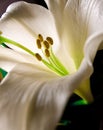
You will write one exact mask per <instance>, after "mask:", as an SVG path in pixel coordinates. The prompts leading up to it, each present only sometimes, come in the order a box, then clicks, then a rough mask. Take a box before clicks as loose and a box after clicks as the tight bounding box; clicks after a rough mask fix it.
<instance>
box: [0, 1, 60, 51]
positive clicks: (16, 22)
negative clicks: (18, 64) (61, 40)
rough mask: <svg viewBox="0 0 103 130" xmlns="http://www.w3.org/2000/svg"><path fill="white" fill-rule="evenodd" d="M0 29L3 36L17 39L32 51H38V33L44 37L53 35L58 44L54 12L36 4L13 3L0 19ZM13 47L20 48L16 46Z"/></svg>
mask: <svg viewBox="0 0 103 130" xmlns="http://www.w3.org/2000/svg"><path fill="white" fill-rule="evenodd" d="M0 30H1V31H3V34H2V35H3V36H5V37H7V38H10V39H11V40H14V41H15V40H16V41H17V42H19V43H21V44H22V45H24V46H25V47H28V48H29V49H31V50H32V51H37V49H36V48H37V47H36V44H35V40H36V39H37V35H38V34H42V35H43V36H44V38H45V37H47V36H51V37H53V39H54V41H56V43H57V44H58V36H57V33H56V29H55V24H54V21H53V18H52V14H51V13H50V12H49V10H48V9H46V8H44V7H42V6H40V5H36V4H29V3H26V2H23V1H22V2H16V3H13V4H11V5H10V6H9V7H8V9H7V11H6V13H5V14H4V15H3V16H2V18H1V20H0ZM12 48H15V49H18V48H16V47H14V46H12ZM19 50H20V49H19Z"/></svg>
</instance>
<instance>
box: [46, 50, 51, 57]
mask: <svg viewBox="0 0 103 130" xmlns="http://www.w3.org/2000/svg"><path fill="white" fill-rule="evenodd" d="M45 54H46V56H47V57H50V52H49V50H48V49H45Z"/></svg>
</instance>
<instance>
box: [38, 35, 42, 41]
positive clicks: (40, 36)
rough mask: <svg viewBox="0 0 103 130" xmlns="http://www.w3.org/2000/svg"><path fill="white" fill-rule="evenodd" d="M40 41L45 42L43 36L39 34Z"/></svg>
mask: <svg viewBox="0 0 103 130" xmlns="http://www.w3.org/2000/svg"><path fill="white" fill-rule="evenodd" d="M38 39H39V40H40V41H41V42H42V41H43V36H42V35H41V34H38Z"/></svg>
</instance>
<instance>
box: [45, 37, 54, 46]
mask: <svg viewBox="0 0 103 130" xmlns="http://www.w3.org/2000/svg"><path fill="white" fill-rule="evenodd" d="M46 40H47V41H48V42H49V43H50V44H51V45H53V39H52V38H51V37H47V38H46Z"/></svg>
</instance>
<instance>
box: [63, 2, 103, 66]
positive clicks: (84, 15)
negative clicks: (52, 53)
mask: <svg viewBox="0 0 103 130" xmlns="http://www.w3.org/2000/svg"><path fill="white" fill-rule="evenodd" d="M102 4H103V1H99V0H85V1H84V0H81V1H80V0H69V1H67V4H66V7H65V10H64V31H63V35H62V44H63V46H64V48H66V49H67V50H68V52H69V53H68V55H70V56H71V57H72V58H73V59H74V62H75V64H76V68H78V67H79V66H80V63H81V60H82V58H83V56H84V52H83V48H84V44H85V42H86V40H87V39H88V37H89V36H90V35H92V34H93V33H95V32H96V31H99V30H101V29H100V28H101V26H102V23H103V22H102V21H103V20H102V19H103V18H102V16H103V15H102V9H101V8H102Z"/></svg>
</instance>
